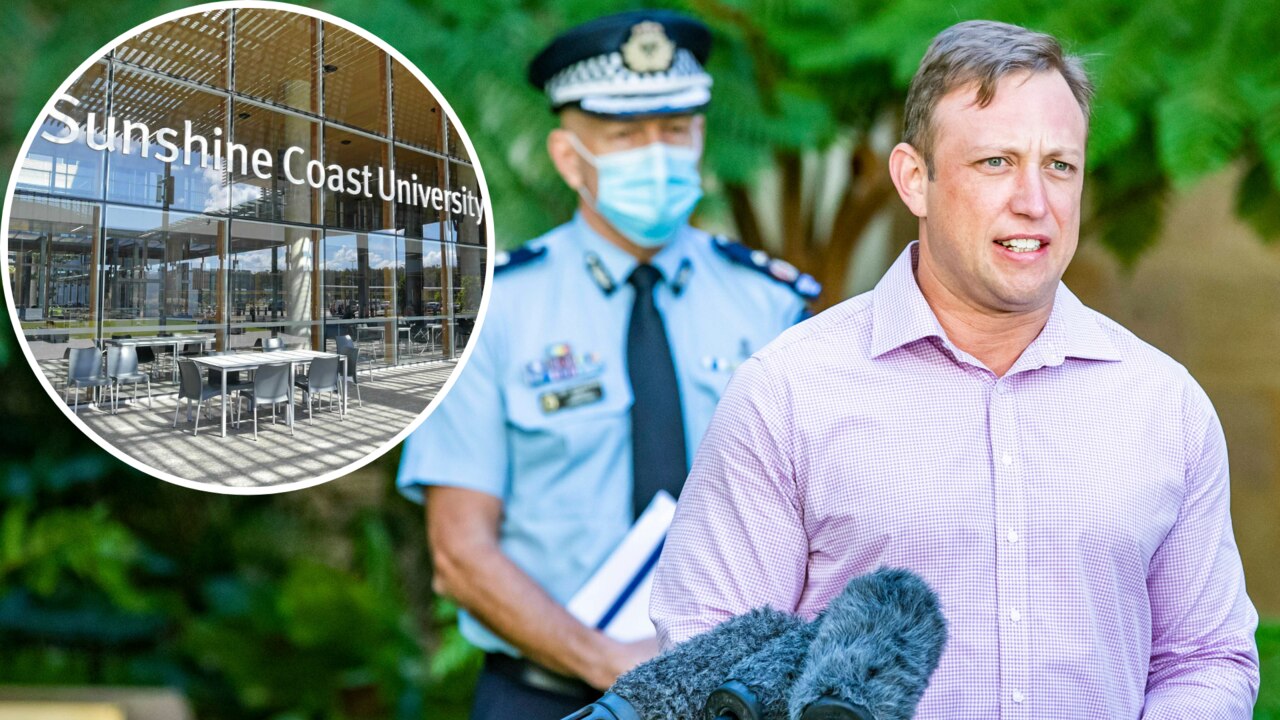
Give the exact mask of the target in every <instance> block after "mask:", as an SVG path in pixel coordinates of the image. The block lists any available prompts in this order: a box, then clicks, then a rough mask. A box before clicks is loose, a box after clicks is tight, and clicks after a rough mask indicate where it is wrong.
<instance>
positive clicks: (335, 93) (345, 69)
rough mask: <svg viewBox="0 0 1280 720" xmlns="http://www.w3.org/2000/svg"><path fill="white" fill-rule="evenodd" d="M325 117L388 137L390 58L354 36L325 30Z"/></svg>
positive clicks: (330, 27)
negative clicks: (388, 71) (388, 69)
mask: <svg viewBox="0 0 1280 720" xmlns="http://www.w3.org/2000/svg"><path fill="white" fill-rule="evenodd" d="M322 70H323V72H324V116H325V117H326V118H329V119H330V120H336V121H338V122H340V123H343V124H346V125H350V126H352V127H357V128H360V129H361V130H367V131H369V132H372V133H376V134H378V135H382V136H383V137H385V136H386V134H387V83H388V79H387V56H386V53H384V52H382V50H381V49H379V48H378V46H377V45H374V44H373V43H371V42H369V41H368V40H365V39H364V38H362V37H360V36H359V35H356V34H355V33H353V32H351V31H349V30H346V29H344V28H341V27H338V26H337V25H325V26H324V66H323V67H322Z"/></svg>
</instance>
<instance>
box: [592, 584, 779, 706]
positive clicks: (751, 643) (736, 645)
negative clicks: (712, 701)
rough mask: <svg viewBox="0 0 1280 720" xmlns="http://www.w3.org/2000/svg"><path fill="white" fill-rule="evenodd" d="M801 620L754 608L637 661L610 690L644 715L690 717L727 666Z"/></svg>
mask: <svg viewBox="0 0 1280 720" xmlns="http://www.w3.org/2000/svg"><path fill="white" fill-rule="evenodd" d="M804 624H805V623H804V621H803V620H801V619H799V618H797V617H795V616H793V615H788V614H787V613H783V612H779V611H777V610H774V609H772V608H758V609H756V610H752V611H750V612H748V613H746V614H744V615H739V616H737V617H733V618H730V619H729V620H726V621H725V622H724V623H722V624H720V625H718V626H716V627H714V628H712V629H711V630H708V631H707V632H705V633H702V634H701V635H695V636H694V637H691V638H689V639H688V640H685V641H684V642H682V643H680V644H679V645H676V646H675V647H673V648H671V649H670V650H668V651H667V652H665V653H663V654H661V655H659V656H657V657H655V658H653V659H652V660H649V661H648V662H645V663H643V664H641V665H638V666H636V668H635V669H633V670H631V671H630V672H628V673H626V674H625V675H623V676H622V677H620V678H618V681H617V682H615V683H614V684H613V687H612V688H610V692H612V693H614V694H616V695H618V696H620V697H622V698H623V699H625V700H626V701H627V702H629V703H631V706H632V707H633V708H635V710H636V712H637V713H638V714H639V715H640V717H642V718H644V720H693V719H695V718H698V717H699V714H700V713H701V711H702V705H703V703H705V702H706V700H707V696H708V695H710V694H711V691H712V690H715V689H716V688H717V687H719V686H720V684H721V683H723V682H724V681H725V680H726V679H727V678H728V674H729V670H730V669H731V668H733V667H734V666H735V665H737V664H738V662H740V661H741V660H742V659H743V658H744V657H746V656H748V655H750V654H752V653H755V652H757V651H759V650H760V648H762V647H763V646H764V645H765V644H766V643H767V642H769V640H770V639H772V638H776V637H778V636H780V635H783V634H786V633H788V632H792V631H794V630H795V629H796V628H798V627H801V626H803V625H804Z"/></svg>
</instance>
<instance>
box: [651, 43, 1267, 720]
mask: <svg viewBox="0 0 1280 720" xmlns="http://www.w3.org/2000/svg"><path fill="white" fill-rule="evenodd" d="M1091 95H1092V88H1091V86H1090V83H1089V80H1088V77H1087V76H1086V74H1085V72H1084V69H1083V67H1082V64H1081V62H1080V60H1079V59H1078V58H1075V57H1072V56H1069V55H1066V54H1065V53H1064V52H1063V50H1062V48H1061V47H1060V45H1059V43H1058V41H1057V40H1056V39H1054V38H1052V37H1050V36H1048V35H1044V34H1040V33H1036V32H1032V31H1029V30H1026V29H1023V28H1020V27H1016V26H1011V25H1005V24H1002V23H993V22H965V23H960V24H958V25H955V26H953V27H951V28H949V29H947V30H945V31H943V32H942V33H940V34H939V35H938V36H937V37H936V38H935V39H934V42H933V44H932V45H931V46H930V48H929V50H928V52H927V53H926V54H925V57H924V59H923V60H922V61H921V65H920V68H919V70H918V71H917V73H916V76H915V78H914V79H913V80H912V84H911V89H910V91H909V94H908V97H907V106H906V123H905V125H906V127H905V133H904V142H902V143H900V144H899V145H898V146H897V147H895V148H894V150H893V153H892V155H891V157H890V161H889V164H890V172H891V175H892V177H893V180H894V184H895V185H896V187H897V189H898V193H899V195H900V196H901V198H902V200H903V202H904V203H906V205H907V207H908V208H910V210H911V212H912V213H913V214H914V215H916V216H917V217H918V218H919V235H920V240H919V242H918V243H913V244H912V245H911V247H909V248H908V249H907V250H906V251H904V252H903V254H902V255H901V256H900V257H899V258H898V260H897V262H895V263H894V265H893V267H891V268H890V269H889V271H888V272H887V273H886V274H885V276H884V278H883V279H882V280H881V281H880V283H879V284H878V285H877V286H876V288H875V289H874V290H873V291H871V292H869V293H866V294H864V295H860V296H858V297H855V298H853V299H851V300H849V301H847V302H845V303H842V304H841V305H838V306H836V307H834V308H832V309H830V310H828V311H827V312H824V313H822V314H821V315H819V316H818V317H816V318H814V319H812V320H810V321H808V322H805V323H803V324H801V325H799V326H797V327H795V328H793V329H791V330H789V331H788V332H786V333H784V334H783V335H782V336H781V337H779V338H778V339H777V340H776V341H774V342H773V343H771V344H770V345H769V346H767V347H766V348H765V349H763V350H761V351H760V352H758V353H757V354H756V355H755V356H754V357H753V358H752V359H751V360H750V361H749V362H747V363H746V364H744V365H743V366H742V367H741V368H739V369H738V371H737V373H736V374H735V376H734V378H733V380H732V382H731V384H730V386H729V388H728V390H727V392H726V394H725V396H724V398H723V399H722V400H721V404H720V406H719V408H718V409H717V412H716V415H715V417H714V419H713V420H712V423H711V427H710V429H709V430H708V432H707V435H706V438H705V440H704V441H703V444H702V445H701V447H700V449H699V451H698V455H697V457H696V458H695V461H694V464H693V470H692V473H691V475H690V477H689V479H688V482H687V483H686V485H685V488H684V492H683V495H682V496H681V500H680V507H679V510H678V512H677V515H676V520H675V524H674V526H673V527H672V530H671V533H670V535H669V537H668V541H667V546H666V549H665V550H664V554H663V557H662V561H661V562H660V564H659V566H658V571H657V579H656V584H655V588H654V595H653V604H652V615H653V619H654V622H655V623H656V625H657V627H658V630H659V633H660V635H661V639H662V641H663V643H664V645H665V646H670V645H671V644H673V643H676V642H679V641H681V640H683V639H685V638H687V637H689V636H691V635H694V634H697V633H699V632H702V631H705V630H707V629H709V628H711V627H713V626H714V625H716V624H718V623H719V622H721V621H723V620H725V619H726V618H728V617H730V616H732V615H734V614H738V613H741V612H744V611H746V610H748V609H750V608H753V607H758V606H761V605H766V604H767V605H771V606H774V607H777V608H779V609H783V610H788V611H796V612H799V613H801V614H804V615H806V616H813V615H815V614H817V613H818V612H819V611H821V610H822V609H823V608H824V607H825V606H826V605H827V603H828V602H829V601H830V600H831V599H832V597H834V596H835V595H836V594H837V593H838V592H839V591H840V590H841V589H842V588H843V587H844V585H845V583H846V582H848V580H849V579H850V578H851V577H854V576H856V575H860V574H863V573H866V572H869V571H871V570H874V569H876V568H878V567H883V566H899V567H907V568H910V569H912V570H915V571H916V572H918V573H920V574H921V575H922V576H923V577H924V578H925V579H926V580H927V581H928V582H929V583H930V585H931V586H932V587H933V588H934V589H935V590H936V591H937V593H938V595H939V598H940V599H941V601H942V606H943V611H944V613H945V614H946V616H947V619H948V621H949V638H948V645H947V649H946V652H945V654H944V655H943V658H942V662H941V665H940V666H939V669H938V671H937V673H936V674H935V675H934V676H933V679H932V682H931V684H930V686H929V689H928V690H927V691H926V692H925V695H924V697H923V698H922V700H921V704H920V706H919V713H918V716H919V717H922V718H1061V717H1097V718H1139V717H1142V718H1189V717H1215V718H1217V717H1223V718H1248V717H1250V715H1251V713H1252V707H1253V703H1254V701H1255V699H1256V696H1257V690H1258V657H1257V647H1256V645H1255V641H1254V631H1255V629H1256V626H1257V614H1256V612H1255V610H1254V608H1253V605H1252V603H1251V602H1250V601H1249V598H1248V596H1247V595H1246V594H1245V587H1244V575H1243V571H1242V569H1241V564H1240V557H1239V553H1238V551H1237V549H1236V545H1235V540H1234V537H1233V535H1232V529H1231V518H1230V509H1229V474H1228V469H1227V454H1226V445H1225V441H1224V439H1223V434H1222V429H1221V426H1220V424H1219V422H1218V418H1217V416H1216V414H1215V412H1214V410H1213V407H1212V405H1211V404H1210V403H1209V400H1208V398H1207V397H1206V396H1205V394H1204V392H1203V391H1202V390H1201V389H1200V387H1199V386H1198V385H1197V384H1196V382H1195V381H1194V380H1193V379H1192V378H1191V376H1190V375H1189V374H1188V373H1187V371H1186V370H1185V369H1184V368H1183V367H1182V366H1180V365H1178V364H1177V363H1176V362H1174V361H1173V360H1171V359H1170V358H1168V357H1167V356H1165V355H1164V354H1162V353H1161V352H1159V351H1158V350H1156V349H1155V348H1153V347H1151V346H1150V345H1147V344H1146V343H1144V342H1142V341H1141V340H1139V339H1138V338H1137V337H1135V336H1134V335H1132V334H1131V333H1129V332H1128V331H1126V330H1125V329H1124V328H1122V327H1120V326H1118V325H1117V324H1115V323H1114V322H1112V321H1111V320H1109V319H1107V318H1105V317H1103V316H1102V315H1099V314H1098V313H1096V312H1094V311H1092V310H1090V309H1088V308H1087V307H1085V306H1084V305H1083V304H1081V303H1080V301H1079V300H1078V299H1077V298H1076V297H1075V296H1074V295H1073V294H1072V293H1071V292H1070V291H1069V290H1068V289H1067V288H1066V286H1065V285H1063V284H1062V283H1061V278H1062V274H1063V272H1064V271H1065V270H1066V267H1067V264H1068V263H1069V262H1070V261H1071V257H1072V255H1073V254H1074V252H1075V249H1076V244H1077V240H1078V236H1079V228H1080V198H1081V192H1082V188H1083V181H1084V169H1085V167H1084V166H1085V157H1086V153H1085V141H1086V136H1087V132H1088V117H1089V103H1090V100H1091Z"/></svg>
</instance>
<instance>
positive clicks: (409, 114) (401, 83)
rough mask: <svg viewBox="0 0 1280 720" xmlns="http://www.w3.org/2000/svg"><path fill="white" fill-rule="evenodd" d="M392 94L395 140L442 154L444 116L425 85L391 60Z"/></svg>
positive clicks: (402, 66) (393, 59)
mask: <svg viewBox="0 0 1280 720" xmlns="http://www.w3.org/2000/svg"><path fill="white" fill-rule="evenodd" d="M391 81H392V86H391V92H392V99H393V101H394V102H393V105H394V109H395V131H396V132H395V135H396V140H399V141H400V142H403V143H408V144H410V145H414V146H417V147H420V148H425V149H427V150H432V151H434V152H438V153H443V152H444V142H443V135H444V121H443V118H444V113H442V112H440V103H438V102H436V99H435V97H433V96H432V95H431V91H430V90H428V89H427V86H426V85H423V84H422V83H420V82H418V78H416V77H414V76H413V73H411V72H409V70H408V69H407V68H406V67H405V66H404V65H401V64H400V63H399V62H398V61H396V60H395V58H392V60H391Z"/></svg>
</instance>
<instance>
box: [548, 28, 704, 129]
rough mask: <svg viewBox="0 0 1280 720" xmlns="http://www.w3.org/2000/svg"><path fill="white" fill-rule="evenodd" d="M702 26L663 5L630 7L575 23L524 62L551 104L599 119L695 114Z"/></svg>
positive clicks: (699, 103)
mask: <svg viewBox="0 0 1280 720" xmlns="http://www.w3.org/2000/svg"><path fill="white" fill-rule="evenodd" d="M710 52H711V32H710V31H709V30H708V29H707V26H706V25H703V24H702V23H700V22H698V21H697V20H694V19H693V18H690V17H688V16H686V15H681V14H680V13H675V12H671V11H668V10H635V11H631V12H624V13H619V14H617V15H609V16H606V17H602V18H597V19H595V20H592V21H590V22H587V23H583V24H582V25H578V26H577V27H574V28H572V29H570V30H568V31H566V32H564V33H562V34H561V35H560V36H559V37H557V38H556V39H555V40H552V41H551V44H550V45H548V46H547V47H546V48H545V49H544V50H543V51H542V52H541V53H539V54H538V56H537V57H536V58H534V59H533V62H531V63H530V64H529V82H530V83H532V84H533V86H534V87H536V88H538V89H539V90H542V91H543V92H545V93H546V94H547V98H548V100H550V101H551V109H552V110H555V111H559V110H561V109H563V108H565V107H577V108H579V109H581V110H583V111H584V112H588V113H591V114H593V115H601V116H605V117H637V116H650V115H672V114H679V113H688V112H695V111H697V110H700V109H702V108H703V107H705V106H706V105H707V103H708V102H710V101H711V76H710V75H708V74H707V71H706V70H704V69H703V65H704V64H705V63H706V61H707V55H708V54H709V53H710Z"/></svg>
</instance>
